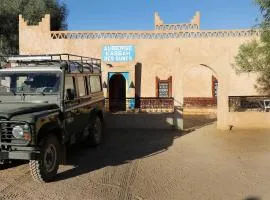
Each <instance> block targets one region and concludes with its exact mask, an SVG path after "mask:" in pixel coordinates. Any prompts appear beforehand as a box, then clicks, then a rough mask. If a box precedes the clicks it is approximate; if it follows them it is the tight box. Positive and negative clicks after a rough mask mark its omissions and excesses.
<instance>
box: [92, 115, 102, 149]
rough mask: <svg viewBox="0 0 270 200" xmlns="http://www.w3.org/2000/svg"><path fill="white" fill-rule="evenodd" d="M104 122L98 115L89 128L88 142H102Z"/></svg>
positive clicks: (94, 143) (93, 143)
mask: <svg viewBox="0 0 270 200" xmlns="http://www.w3.org/2000/svg"><path fill="white" fill-rule="evenodd" d="M103 130H104V127H103V122H102V120H101V119H100V117H98V116H97V117H96V118H95V119H94V122H93V124H92V126H91V127H90V129H89V136H88V143H89V144H90V145H91V146H97V145H99V144H100V143H101V141H102V137H103Z"/></svg>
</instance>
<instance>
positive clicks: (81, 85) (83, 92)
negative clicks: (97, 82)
mask: <svg viewBox="0 0 270 200" xmlns="http://www.w3.org/2000/svg"><path fill="white" fill-rule="evenodd" d="M77 80H78V87H79V96H80V97H83V96H85V95H86V94H87V91H86V90H87V88H86V87H85V86H86V85H85V77H82V76H80V77H78V79H77Z"/></svg>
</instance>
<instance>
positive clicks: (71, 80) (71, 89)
mask: <svg viewBox="0 0 270 200" xmlns="http://www.w3.org/2000/svg"><path fill="white" fill-rule="evenodd" d="M76 98H77V92H76V86H75V77H71V76H67V77H65V100H74V99H76Z"/></svg>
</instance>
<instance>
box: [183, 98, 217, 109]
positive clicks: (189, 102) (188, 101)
mask: <svg viewBox="0 0 270 200" xmlns="http://www.w3.org/2000/svg"><path fill="white" fill-rule="evenodd" d="M216 106H217V98H216V97H209V98H208V97H185V98H184V107H216Z"/></svg>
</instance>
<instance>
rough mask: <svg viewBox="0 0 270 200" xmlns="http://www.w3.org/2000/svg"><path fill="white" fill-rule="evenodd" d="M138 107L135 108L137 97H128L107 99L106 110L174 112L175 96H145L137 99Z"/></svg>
mask: <svg viewBox="0 0 270 200" xmlns="http://www.w3.org/2000/svg"><path fill="white" fill-rule="evenodd" d="M137 105H138V106H137V107H138V108H135V98H126V99H115V98H114V99H109V98H106V99H105V108H106V111H112V112H115V111H132V110H134V111H135V110H136V109H137V110H138V111H140V112H173V111H174V99H173V98H155V97H153V98H152V97H144V98H138V99H137Z"/></svg>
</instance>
